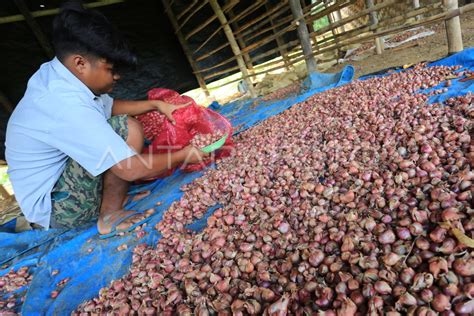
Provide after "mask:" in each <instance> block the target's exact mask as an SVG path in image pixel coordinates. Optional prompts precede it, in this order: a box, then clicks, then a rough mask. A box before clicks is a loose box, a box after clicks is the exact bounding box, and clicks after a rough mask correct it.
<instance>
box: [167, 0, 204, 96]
mask: <svg viewBox="0 0 474 316" xmlns="http://www.w3.org/2000/svg"><path fill="white" fill-rule="evenodd" d="M162 3H163V6H164V7H165V11H166V14H167V15H168V18H169V19H170V22H171V25H173V28H174V29H175V31H176V37H178V40H179V43H180V44H181V47H182V48H183V51H184V55H186V58H187V59H188V62H189V64H190V65H191V69H192V70H193V72H194V73H195V76H196V79H197V82H198V83H199V86H200V87H201V89H202V90H203V91H204V94H205V95H206V97H209V96H210V94H209V90H208V89H207V86H206V82H205V81H204V78H203V77H202V74H201V73H198V71H199V67H198V66H197V64H196V62H195V61H194V59H193V56H192V53H191V50H190V49H189V47H188V44H187V43H186V40H185V39H184V36H183V33H182V32H181V30H179V29H178V28H179V26H178V21H177V20H176V17H175V16H174V14H173V12H172V10H171V7H170V6H169V3H168V0H162Z"/></svg>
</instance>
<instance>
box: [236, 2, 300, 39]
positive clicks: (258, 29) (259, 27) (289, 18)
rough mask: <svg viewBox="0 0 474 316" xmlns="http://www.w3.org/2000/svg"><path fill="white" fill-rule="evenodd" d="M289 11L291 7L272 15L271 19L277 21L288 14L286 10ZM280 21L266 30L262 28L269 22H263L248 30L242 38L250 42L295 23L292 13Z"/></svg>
mask: <svg viewBox="0 0 474 316" xmlns="http://www.w3.org/2000/svg"><path fill="white" fill-rule="evenodd" d="M288 9H289V7H288V8H285V10H283V11H280V12H277V13H275V14H272V15H271V16H270V17H271V18H272V19H273V21H275V19H276V18H277V17H278V16H279V15H280V14H282V13H284V12H286V10H288ZM278 20H279V22H277V23H275V22H274V25H273V26H271V25H270V26H269V27H266V28H262V26H264V25H266V24H267V23H268V21H267V20H265V21H262V22H261V23H259V24H257V25H255V26H253V27H251V28H248V29H247V30H246V31H245V32H243V33H242V36H244V37H247V40H250V39H252V38H255V37H257V36H259V35H262V34H264V33H266V32H268V31H272V30H273V29H274V28H275V29H276V28H278V27H280V26H282V25H284V24H286V23H288V22H291V21H293V16H292V15H291V13H290V15H289V16H287V17H285V18H279V19H278ZM249 35H251V36H249Z"/></svg>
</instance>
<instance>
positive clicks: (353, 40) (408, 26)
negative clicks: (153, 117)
mask: <svg viewBox="0 0 474 316" xmlns="http://www.w3.org/2000/svg"><path fill="white" fill-rule="evenodd" d="M471 11H474V3H472V4H468V5H465V6H463V7H460V8H458V9H454V10H450V11H445V12H443V13H440V14H437V15H433V16H431V17H429V18H426V19H424V20H422V21H416V22H414V23H409V24H406V25H401V26H397V27H393V28H390V29H386V30H382V31H377V32H375V33H372V34H368V35H366V36H364V37H361V38H354V36H352V37H351V40H349V41H346V42H344V43H341V44H339V45H331V46H329V47H326V48H324V49H321V50H319V51H317V52H314V53H311V55H312V56H317V55H320V54H323V53H325V52H326V51H329V50H334V49H335V48H337V47H336V46H339V47H343V46H346V45H351V44H356V43H364V42H367V41H370V40H373V39H375V38H376V37H378V36H384V35H387V34H392V33H398V32H401V31H404V30H407V29H411V28H413V27H416V26H424V25H430V24H434V23H437V22H439V21H442V20H447V19H450V18H452V17H455V16H459V15H461V14H465V13H467V12H471ZM414 13H415V14H417V12H414ZM369 28H370V27H369ZM372 30H373V29H372ZM292 57H293V56H292ZM303 59H304V56H301V57H298V58H295V59H293V58H292V60H291V63H292V64H294V63H297V62H299V61H302V60H303ZM283 67H285V66H284V65H282V66H278V67H273V68H271V69H266V70H265V71H261V72H255V73H254V74H253V75H252V76H258V75H261V74H264V73H267V72H270V71H274V70H277V69H281V68H283ZM242 79H244V77H242V78H238V79H235V80H232V81H229V82H226V83H224V84H222V85H220V86H218V87H213V89H216V88H220V87H222V86H225V85H228V84H231V83H234V82H236V81H239V80H242Z"/></svg>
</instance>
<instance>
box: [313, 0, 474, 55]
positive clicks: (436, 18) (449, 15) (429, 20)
mask: <svg viewBox="0 0 474 316" xmlns="http://www.w3.org/2000/svg"><path fill="white" fill-rule="evenodd" d="M473 10H474V3H472V4H468V5H465V6H463V7H460V8H458V9H454V10H450V11H445V12H443V13H440V14H436V15H433V16H430V17H428V18H425V19H423V20H420V21H415V22H413V23H408V24H404V25H400V26H396V27H393V28H389V29H385V30H377V31H376V32H375V33H372V34H369V35H366V36H363V37H358V38H354V36H352V37H351V40H348V41H344V42H343V43H341V44H339V45H332V46H328V47H326V48H324V49H322V50H319V51H318V52H317V54H320V53H324V52H326V51H329V50H333V49H336V48H340V47H344V46H347V45H351V44H358V43H365V42H367V41H370V40H372V39H375V38H376V37H379V36H385V35H388V34H393V33H397V32H401V31H405V30H408V29H411V28H414V27H417V26H424V25H429V24H434V23H437V22H439V21H443V20H448V19H450V18H452V17H455V16H459V15H461V14H464V13H467V12H470V11H473ZM376 29H377V28H376V27H374V28H373V26H370V27H369V30H370V31H374V30H376ZM317 54H316V55H317Z"/></svg>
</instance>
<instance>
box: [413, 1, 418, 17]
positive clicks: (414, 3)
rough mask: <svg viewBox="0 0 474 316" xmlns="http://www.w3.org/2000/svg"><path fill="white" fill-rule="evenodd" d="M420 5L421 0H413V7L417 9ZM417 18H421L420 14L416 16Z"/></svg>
mask: <svg viewBox="0 0 474 316" xmlns="http://www.w3.org/2000/svg"><path fill="white" fill-rule="evenodd" d="M419 7H420V0H413V8H414V9H415V10H416V9H418V8H419ZM415 19H417V20H419V19H420V16H418V15H417V16H416V17H415Z"/></svg>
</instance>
